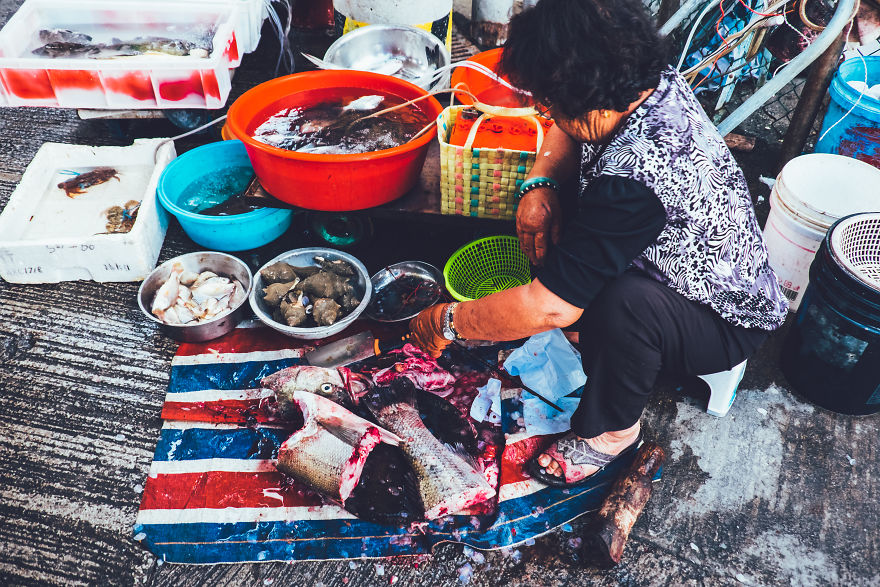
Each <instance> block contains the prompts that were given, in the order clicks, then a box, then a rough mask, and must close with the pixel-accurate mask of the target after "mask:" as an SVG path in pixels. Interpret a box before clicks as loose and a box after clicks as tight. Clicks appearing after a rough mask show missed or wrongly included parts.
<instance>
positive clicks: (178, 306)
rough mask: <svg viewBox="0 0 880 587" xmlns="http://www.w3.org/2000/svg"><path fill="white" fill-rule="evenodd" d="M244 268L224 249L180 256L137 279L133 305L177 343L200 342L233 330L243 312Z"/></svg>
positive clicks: (249, 279) (248, 278)
mask: <svg viewBox="0 0 880 587" xmlns="http://www.w3.org/2000/svg"><path fill="white" fill-rule="evenodd" d="M253 281H254V278H253V275H252V274H251V271H250V269H249V268H248V266H247V265H246V264H245V263H244V262H243V261H241V260H240V259H237V258H236V257H233V256H232V255H227V254H226V253H217V252H214V251H201V252H197V253H188V254H186V255H180V256H179V257H174V258H173V259H169V260H168V261H165V262H164V263H162V264H161V265H159V266H158V267H156V268H155V269H154V270H153V271H152V272H151V273H150V274H149V275H148V276H147V278H146V279H145V280H144V281H143V283H141V286H140V289H139V290H138V296H137V300H138V306H139V307H140V309H141V311H142V312H143V313H144V315H145V316H147V318H149V319H150V320H152V321H154V322H156V323H158V324H159V325H160V328H161V330H162V331H163V332H164V333H165V334H167V335H168V336H170V337H171V338H173V339H175V340H179V341H182V342H204V341H206V340H212V339H214V338H218V337H220V336H223V335H224V334H227V333H229V332H231V331H232V329H234V328H235V327H236V325H237V324H238V323H239V322H240V321H241V319H242V318H244V316H245V314H246V313H247V311H248V306H247V300H248V294H249V293H250V291H251V287H252V285H253Z"/></svg>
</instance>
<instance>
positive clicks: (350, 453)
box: [276, 390, 424, 524]
mask: <svg viewBox="0 0 880 587" xmlns="http://www.w3.org/2000/svg"><path fill="white" fill-rule="evenodd" d="M289 400H290V402H291V403H292V404H293V405H295V406H296V407H297V409H299V410H300V411H301V413H302V416H303V422H304V423H303V426H302V428H300V429H299V430H298V431H296V432H295V433H294V434H293V435H292V436H291V437H290V438H288V439H287V440H286V441H285V442H284V443H283V444H282V445H281V447H280V448H279V450H278V460H277V462H276V467H277V468H278V470H279V471H281V472H282V473H284V474H286V475H289V476H291V477H293V478H294V479H296V480H298V481H300V482H302V483H305V484H307V485H308V486H309V487H311V488H313V489H315V490H316V491H318V492H319V493H321V494H322V495H324V496H325V497H327V498H329V499H331V500H333V501H336V502H338V503H340V504H342V506H343V507H344V508H345V509H346V510H348V511H350V512H351V513H353V514H354V515H356V516H358V517H359V518H361V519H364V520H367V521H370V522H375V523H380V524H395V523H397V524H401V523H409V522H411V521H415V520H419V519H422V517H423V513H424V511H423V507H422V502H421V498H420V496H419V492H418V489H419V484H418V481H417V480H416V476H415V473H414V471H413V469H412V467H411V466H410V464H409V463H408V462H407V459H406V457H405V456H404V454H403V453H402V451H401V450H400V448H398V447H399V445H400V443H401V442H402V441H401V439H400V437H398V436H397V435H395V434H393V433H392V432H389V431H388V430H385V429H384V428H382V427H380V426H377V425H376V424H373V423H372V422H370V421H368V420H364V419H363V418H361V417H359V416H357V415H355V414H353V413H352V412H350V411H348V410H346V409H345V408H343V407H342V406H340V405H339V404H336V403H334V402H332V401H330V400H329V399H327V398H326V397H323V396H321V395H317V394H314V393H310V392H308V391H304V390H293V391H292V392H291V393H290V394H289Z"/></svg>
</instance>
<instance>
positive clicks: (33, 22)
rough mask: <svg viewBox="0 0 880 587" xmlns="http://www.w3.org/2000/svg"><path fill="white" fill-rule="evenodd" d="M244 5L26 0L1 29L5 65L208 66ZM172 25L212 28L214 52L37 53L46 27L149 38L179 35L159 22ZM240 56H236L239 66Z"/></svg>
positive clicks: (0, 51) (0, 48)
mask: <svg viewBox="0 0 880 587" xmlns="http://www.w3.org/2000/svg"><path fill="white" fill-rule="evenodd" d="M238 11H239V5H238V4H235V3H228V2H224V1H222V0H221V1H219V2H208V1H205V2H197V3H193V4H184V3H178V2H174V1H171V2H169V1H167V0H165V1H157V2H144V1H129V2H122V3H118V2H111V1H108V0H80V1H78V2H77V3H76V10H72V6H71V4H70V3H69V2H66V1H62V0H25V2H24V3H23V4H22V5H21V7H20V8H19V9H18V11H17V12H16V13H15V14H14V15H13V16H12V18H10V19H9V22H7V23H6V25H5V26H4V27H3V28H2V29H0V65H2V66H3V67H18V68H46V69H73V70H80V69H82V70H99V69H100V70H114V69H137V68H138V67H139V66H140V67H142V68H145V69H150V68H155V67H161V68H166V69H202V68H208V67H211V66H212V65H213V62H215V61H217V60H218V59H222V58H223V53H224V49H225V47H226V45H227V43H228V40H227V37H228V36H229V35H230V32H231V31H232V28H233V26H232V21H234V20H235V19H236V18H237V16H238ZM159 24H162V25H166V26H168V27H171V28H172V29H177V30H181V29H179V28H178V27H187V26H193V25H202V26H212V27H214V35H213V38H212V46H213V48H212V52H211V55H210V57H164V56H154V55H150V56H134V57H126V58H124V59H89V58H88V57H67V58H54V59H53V58H49V57H42V56H38V55H33V54H32V53H31V50H32V49H34V48H36V47H37V44H38V41H36V40H35V35H36V32H37V31H38V30H40V29H43V28H45V29H55V28H67V29H70V30H75V31H76V30H77V29H78V28H79V27H87V28H88V29H89V31H90V32H91V31H93V30H94V29H98V30H100V29H101V28H104V29H105V34H106V35H113V36H123V37H124V36H126V35H125V34H124V33H119V32H116V31H118V30H119V29H130V30H131V31H134V30H137V31H139V34H140V35H143V36H151V35H152V36H171V37H173V36H175V33H174V32H172V31H166V30H165V29H164V28H162V27H156V25H159ZM239 62H240V57H237V58H236V59H233V62H232V63H231V65H232V66H237V65H238V63H239Z"/></svg>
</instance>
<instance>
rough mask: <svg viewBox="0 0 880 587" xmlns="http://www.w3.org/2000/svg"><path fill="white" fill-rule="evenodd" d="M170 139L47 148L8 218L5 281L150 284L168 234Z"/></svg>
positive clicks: (1, 220)
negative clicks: (163, 190)
mask: <svg viewBox="0 0 880 587" xmlns="http://www.w3.org/2000/svg"><path fill="white" fill-rule="evenodd" d="M162 140H163V139H138V140H136V141H134V143H133V144H132V145H130V146H128V147H92V146H87V145H67V144H63V143H44V144H43V145H42V146H41V147H40V149H39V150H38V151H37V154H36V155H35V156H34V159H33V160H32V161H31V162H30V164H29V165H28V166H27V169H26V170H25V172H24V175H23V176H22V178H21V181H20V182H19V184H18V186H17V187H16V189H15V191H14V192H12V196H11V197H10V199H9V203H8V204H7V205H6V207H5V208H4V209H3V211H2V213H0V277H2V278H3V279H5V280H6V281H9V282H12V283H57V282H59V281H72V280H77V279H90V280H94V281H102V282H103V281H139V280H142V279H144V278H145V277H146V276H147V275H148V274H149V273H150V271H152V269H153V268H154V267H155V266H156V260H157V259H158V257H159V251H160V250H161V248H162V242H163V241H164V240H165V232H166V230H167V229H168V215H167V213H166V212H165V210H164V209H163V208H162V207H161V206H160V205H159V202H158V200H157V198H156V185H157V183H158V181H159V176H160V175H161V174H162V171H163V170H164V169H165V167H166V166H167V165H168V163H170V162H171V160H172V159H174V158H175V157H176V152H175V149H174V144H173V143H171V142H168V143H165V144H162V145H161V146H159V145H160V143H161V142H162ZM157 147H158V152H157V150H156V149H157ZM154 155H155V159H154ZM111 170H112V172H113V173H111ZM96 171H97V172H96ZM78 180H79V181H78ZM65 188H66V189H65ZM135 213H136V214H135ZM132 219H133V220H132Z"/></svg>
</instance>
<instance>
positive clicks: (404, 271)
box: [364, 261, 443, 322]
mask: <svg viewBox="0 0 880 587" xmlns="http://www.w3.org/2000/svg"><path fill="white" fill-rule="evenodd" d="M411 275H412V276H416V277H420V278H422V279H424V280H425V281H429V282H432V283H436V284H437V295H436V296H434V297H433V299H431V300H430V302H428V301H427V300H426V303H425V304H424V305H420V306H419V307H413V311H412V313H409V314H407V315H406V316H402V317H399V318H393V319H392V318H388V317H386V315H385V314H384V313H382V312H379V311H378V308H377V307H376V301H377V300H378V299H379V298H380V292H381V291H382V290H383V289H384V288H386V287H388V285H389V284H391V283H392V282H393V281H394V280H395V279H399V278H401V277H405V276H411ZM370 283H372V284H373V301H372V302H371V303H370V306H369V307H368V308H367V311H366V312H365V313H364V316H366V317H367V318H370V319H371V320H376V321H377V322H403V321H404V320H410V319H411V318H414V317H415V316H416V315H417V314H418V313H419V312H421V311H422V310H424V309H425V308H427V307H429V306H433V305H434V304H435V303H437V300H438V299H440V293H441V292H442V290H443V273H442V272H441V271H440V270H439V269H437V268H436V267H434V266H433V265H431V264H430V263H425V262H424V261H402V262H400V263H395V264H394V265H389V266H387V267H385V268H384V269H382V270H381V271H379V272H378V273H376V274H375V275H373V277H371V278H370Z"/></svg>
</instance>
